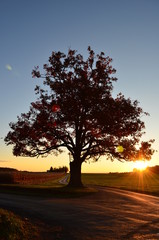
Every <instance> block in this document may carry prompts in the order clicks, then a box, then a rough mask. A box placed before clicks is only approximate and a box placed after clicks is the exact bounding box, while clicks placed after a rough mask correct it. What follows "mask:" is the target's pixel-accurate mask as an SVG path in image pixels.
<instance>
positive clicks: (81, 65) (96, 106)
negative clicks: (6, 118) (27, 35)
mask: <svg viewBox="0 0 159 240" xmlns="http://www.w3.org/2000/svg"><path fill="white" fill-rule="evenodd" d="M111 62H112V59H111V58H110V57H109V56H106V55H105V54H104V53H103V52H101V53H100V54H97V55H96V54H95V53H94V51H93V50H92V49H91V48H90V47H88V57H87V59H86V60H84V58H83V56H82V55H81V54H78V53H77V51H75V50H71V49H69V50H68V53H67V54H64V53H62V52H52V55H51V56H50V58H49V61H48V63H47V64H44V66H43V69H44V70H43V72H44V73H41V72H40V70H39V67H36V68H35V69H34V70H33V71H32V75H33V77H37V78H43V79H44V80H43V85H42V86H43V87H40V86H36V88H35V93H36V94H37V101H35V102H32V103H31V106H30V110H29V112H28V113H23V114H21V116H20V117H18V120H17V122H16V123H10V128H11V131H9V133H8V134H7V136H6V138H5V142H6V144H7V145H9V144H12V145H13V154H14V155H15V156H29V157H39V156H47V155H48V154H51V153H57V154H58V153H61V152H62V151H64V149H67V150H68V152H69V154H70V155H71V161H70V182H69V184H70V185H71V186H82V182H81V165H82V163H83V162H86V161H98V160H99V158H100V157H101V156H105V158H106V159H110V160H114V159H117V160H119V161H135V160H137V159H141V158H142V159H145V160H146V159H147V160H150V159H151V156H152V154H153V152H154V150H153V149H152V146H151V145H152V142H153V140H150V141H147V142H144V141H141V137H142V135H143V133H144V129H145V125H144V122H143V121H142V120H141V118H142V116H143V115H147V113H146V112H144V111H143V110H142V108H141V107H139V103H138V101H137V100H135V101H132V100H131V99H130V98H125V97H124V95H123V94H121V93H119V94H118V95H117V96H115V97H113V95H112V91H113V82H115V81H117V78H115V77H113V74H114V73H115V72H116V70H115V69H114V68H113V67H112V65H111Z"/></svg>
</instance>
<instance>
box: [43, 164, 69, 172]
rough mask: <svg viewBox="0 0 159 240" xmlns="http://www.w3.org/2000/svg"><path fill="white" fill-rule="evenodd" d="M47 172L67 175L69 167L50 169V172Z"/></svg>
mask: <svg viewBox="0 0 159 240" xmlns="http://www.w3.org/2000/svg"><path fill="white" fill-rule="evenodd" d="M47 172H65V173H67V172H68V167H66V166H63V167H58V168H56V167H55V168H53V167H50V170H47Z"/></svg>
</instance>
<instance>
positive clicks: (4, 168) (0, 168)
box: [0, 167, 18, 172]
mask: <svg viewBox="0 0 159 240" xmlns="http://www.w3.org/2000/svg"><path fill="white" fill-rule="evenodd" d="M17 171H18V170H17V169H14V168H7V167H0V172H17Z"/></svg>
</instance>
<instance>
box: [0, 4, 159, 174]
mask: <svg viewBox="0 0 159 240" xmlns="http://www.w3.org/2000/svg"><path fill="white" fill-rule="evenodd" d="M158 12H159V1H158V0H111V1H108V0H80V1H77V0H67V1H65V0H33V1H31V0H28V1H24V0H14V1H12V0H5V1H1V3H0V31H1V34H0V55H1V57H0V86H1V87H0V110H1V118H0V137H4V136H5V135H6V134H7V132H8V131H9V126H8V123H9V122H11V121H16V117H17V115H20V114H21V113H22V112H27V111H28V109H29V105H30V102H32V101H33V100H34V99H35V94H34V87H35V85H36V84H37V83H38V84H39V80H35V79H32V77H31V71H32V69H33V68H34V66H37V65H39V66H40V67H42V65H43V64H44V63H46V62H47V60H48V58H49V56H50V55H51V52H52V51H59V50H60V51H62V52H65V53H66V52H67V51H68V48H72V49H76V50H78V52H79V53H81V54H83V55H84V56H85V57H87V47H88V45H90V46H91V47H92V49H93V50H94V51H95V52H96V53H99V52H100V51H104V52H105V53H106V55H109V56H110V57H111V58H113V67H114V68H116V70H117V73H116V77H117V78H118V82H117V83H115V85H114V94H116V93H118V92H122V93H123V94H124V95H125V96H126V97H130V98H131V99H134V100H135V99H137V100H138V101H139V102H140V106H141V107H143V109H144V110H145V111H147V112H149V113H150V117H146V118H144V121H145V123H146V135H145V136H144V139H150V138H155V139H156V142H155V144H154V147H155V148H156V149H159V127H158V122H159V108H158V103H159V94H158V89H159V71H158V69H159V44H158V43H159V14H158ZM0 149H1V151H0V166H10V167H15V168H18V169H26V170H37V171H42V170H45V169H47V168H48V167H50V166H51V165H53V166H55V165H58V166H60V165H67V164H68V157H67V155H62V156H61V157H59V158H58V159H55V157H54V156H52V157H50V158H48V159H47V160H44V159H35V160H34V159H28V158H21V157H19V158H15V157H13V156H12V149H11V147H7V146H5V144H4V142H3V139H0ZM50 159H55V160H54V161H52V160H50ZM66 159H67V160H66ZM156 164H159V157H158V153H156V154H155V155H154V157H153V159H152V161H151V162H150V165H156ZM92 165H93V166H92ZM132 167H133V165H131V164H127V163H124V164H120V163H118V162H116V161H115V162H113V163H111V162H109V161H107V162H104V161H103V160H102V161H101V162H99V163H97V164H90V165H89V164H87V165H86V164H84V167H83V171H96V169H97V170H98V169H99V168H100V169H101V168H103V169H104V170H103V171H118V170H119V171H125V170H126V169H128V170H132V169H131V168H132Z"/></svg>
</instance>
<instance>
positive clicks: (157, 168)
mask: <svg viewBox="0 0 159 240" xmlns="http://www.w3.org/2000/svg"><path fill="white" fill-rule="evenodd" d="M147 170H148V171H151V172H153V173H157V174H159V166H158V165H156V166H154V167H147Z"/></svg>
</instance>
